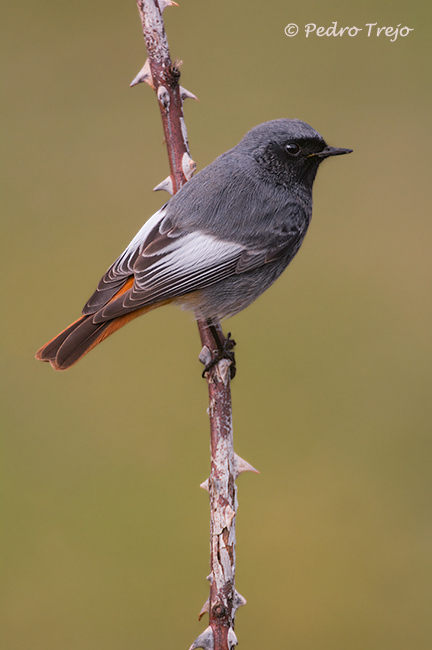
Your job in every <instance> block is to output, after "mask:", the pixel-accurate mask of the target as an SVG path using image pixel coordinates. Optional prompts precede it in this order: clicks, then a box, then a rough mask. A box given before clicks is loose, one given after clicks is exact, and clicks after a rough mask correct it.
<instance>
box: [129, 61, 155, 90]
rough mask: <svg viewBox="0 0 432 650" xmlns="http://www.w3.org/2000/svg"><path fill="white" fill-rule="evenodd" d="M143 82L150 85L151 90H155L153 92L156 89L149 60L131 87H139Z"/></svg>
mask: <svg viewBox="0 0 432 650" xmlns="http://www.w3.org/2000/svg"><path fill="white" fill-rule="evenodd" d="M143 81H145V82H146V84H148V85H149V86H150V87H151V88H153V90H154V89H155V87H154V83H153V77H152V74H151V71H150V63H149V60H148V59H147V61H146V62H145V63H144V65H143V67H142V68H141V70H140V71H139V72H138V74H137V76H136V77H135V79H134V80H133V81H132V83H131V84H130V87H131V88H132V86H137V85H138V84H140V83H142V82H143Z"/></svg>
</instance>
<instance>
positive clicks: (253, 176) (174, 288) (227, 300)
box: [38, 119, 349, 367]
mask: <svg viewBox="0 0 432 650" xmlns="http://www.w3.org/2000/svg"><path fill="white" fill-rule="evenodd" d="M342 153H349V150H348V149H334V148H332V147H328V146H327V145H326V143H325V141H324V140H323V138H322V137H321V136H320V134H319V133H317V131H315V130H314V129H312V128H311V127H310V126H309V125H307V124H305V123H304V122H301V121H300V120H287V119H281V120H274V121H272V122H266V123H264V124H261V125H259V126H257V127H255V128H254V129H252V130H251V131H249V133H247V134H246V135H245V136H244V138H243V139H242V140H241V141H240V142H239V144H238V145H237V146H236V147H234V148H233V149H231V150H230V151H227V152H226V153H224V154H222V155H221V156H219V157H218V158H217V159H216V160H215V161H214V162H213V163H212V164H211V165H209V166H208V167H206V168H205V169H203V170H202V171H201V172H199V173H198V174H196V176H194V177H193V178H192V179H191V180H190V181H189V182H188V183H187V184H186V185H185V186H183V187H182V189H181V190H180V191H179V192H178V193H177V194H176V195H175V196H174V197H173V198H172V199H171V200H170V201H169V202H168V203H167V204H166V205H165V206H163V208H161V210H159V211H158V212H157V213H156V214H155V215H153V217H152V218H151V219H149V221H148V222H147V223H146V224H144V226H143V228H142V229H141V230H140V231H139V233H138V234H137V235H136V237H135V238H134V239H133V240H132V242H131V243H130V244H129V246H128V247H127V248H126V250H125V251H124V253H123V254H122V255H121V256H120V257H119V258H118V260H117V261H116V262H115V263H114V264H113V265H112V266H111V267H110V268H109V269H108V271H107V273H106V274H105V275H104V276H103V278H102V279H101V281H100V283H99V285H98V288H97V290H96V291H95V293H94V294H93V296H92V297H91V298H90V300H89V301H88V302H87V304H86V305H85V307H84V309H83V314H84V316H85V317H86V318H85V320H84V323H85V324H86V325H85V326H84V323H83V322H81V321H79V322H78V324H77V326H76V328H75V329H73V330H72V332H71V333H68V335H67V336H66V338H65V333H62V334H60V335H59V337H58V343H59V357H61V358H62V367H68V365H67V363H68V358H69V356H70V359H71V360H73V361H72V362H73V363H74V362H75V361H76V360H77V358H76V357H77V356H78V358H79V357H80V356H82V354H85V352H86V351H87V350H86V340H87V339H85V340H84V341H82V340H81V339H82V337H80V330H82V335H83V336H84V335H85V336H86V337H87V338H88V340H89V341H90V342H91V343H92V346H93V345H95V344H96V343H97V342H99V340H98V337H97V332H98V331H99V330H100V326H101V324H104V323H113V324H115V321H116V320H117V319H122V324H123V322H127V320H128V319H127V316H128V315H129V314H133V312H136V311H137V310H141V309H143V308H144V309H145V308H149V307H151V306H153V305H155V306H157V304H158V303H159V302H164V303H165V302H167V301H170V300H174V301H175V302H177V303H178V304H180V305H181V306H182V307H183V308H186V309H191V310H193V311H194V312H195V314H196V316H197V317H199V318H205V319H207V320H208V321H216V320H221V319H222V318H225V317H227V316H231V315H233V314H236V313H238V312H239V311H241V310H242V309H244V308H245V307H247V306H248V305H249V304H250V303H251V302H253V300H255V299H256V298H257V297H258V296H259V295H260V294H261V293H262V292H263V291H265V290H266V289H267V288H268V287H269V286H270V285H271V284H272V283H273V282H274V281H275V280H276V279H277V278H278V277H279V275H280V274H281V273H282V271H283V270H284V269H285V268H286V266H287V265H288V264H289V262H290V261H291V260H292V259H293V257H294V256H295V254H296V253H297V251H298V250H299V248H300V246H301V244H302V241H303V239H304V236H305V234H306V231H307V229H308V226H309V223H310V220H311V216H312V185H313V181H314V178H315V175H316V172H317V170H318V166H319V164H320V162H321V161H322V160H323V159H324V158H326V157H328V156H332V155H337V154H342ZM132 279H133V283H132V282H131V281H132ZM89 321H90V322H91V323H92V326H93V329H94V332H92V333H91V336H90V334H89V333H90V330H91V329H92V327H91V326H90V324H89ZM116 328H117V326H113V328H112V329H113V331H114V329H116ZM67 331H68V332H69V330H67ZM101 331H102V330H101ZM104 331H106V332H105V336H106V335H108V334H109V333H110V330H109V328H108V329H107V328H104ZM56 340H57V339H55V340H54V342H55V341H56ZM95 341H96V343H95ZM77 347H79V353H77V352H76V348H77ZM45 349H47V350H48V349H49V358H48V354H47V355H46V357H45V358H44V356H43V354H44V350H45ZM54 349H55V345H53V342H50V343H49V344H47V346H45V347H44V348H42V349H41V350H40V351H39V353H38V358H41V359H43V360H49V361H51V363H53V365H55V360H54V362H53V354H54V353H53V350H54ZM65 351H66V352H65ZM68 355H69V356H68ZM70 365H71V364H70Z"/></svg>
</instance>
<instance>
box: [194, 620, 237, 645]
mask: <svg viewBox="0 0 432 650" xmlns="http://www.w3.org/2000/svg"><path fill="white" fill-rule="evenodd" d="M228 635H229V633H228ZM234 636H235V635H234ZM228 638H229V636H228ZM195 648H204V650H213V648H214V638H213V630H212V629H211V627H210V625H209V626H208V627H207V628H206V629H205V630H204V632H203V633H202V634H200V635H199V637H198V638H197V639H195V641H194V642H193V643H192V645H191V647H190V648H189V650H195Z"/></svg>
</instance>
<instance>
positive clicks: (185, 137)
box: [180, 117, 189, 151]
mask: <svg viewBox="0 0 432 650" xmlns="http://www.w3.org/2000/svg"><path fill="white" fill-rule="evenodd" d="M180 128H181V132H182V138H183V142H184V146H185V147H186V151H189V141H188V137H187V130H186V123H185V121H184V117H181V118H180Z"/></svg>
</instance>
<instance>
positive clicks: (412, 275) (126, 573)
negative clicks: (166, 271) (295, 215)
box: [0, 0, 432, 650]
mask: <svg viewBox="0 0 432 650" xmlns="http://www.w3.org/2000/svg"><path fill="white" fill-rule="evenodd" d="M334 20H337V22H338V26H339V27H341V26H352V25H356V26H358V27H364V24H365V23H369V22H377V23H378V25H379V26H388V25H393V26H396V25H397V24H401V26H404V25H407V26H409V27H411V28H414V31H413V32H411V33H410V35H409V36H408V37H406V38H404V39H403V38H399V39H398V40H397V41H395V42H393V43H392V42H390V40H389V39H388V38H386V37H385V36H384V35H382V36H381V37H380V38H377V37H370V38H367V37H366V35H365V32H364V31H363V32H361V33H360V34H359V35H358V36H357V37H355V38H350V37H348V36H344V37H343V38H327V37H324V38H317V37H316V36H315V37H312V36H311V37H309V38H308V39H306V38H305V36H304V25H305V24H307V23H309V22H313V23H316V24H317V25H318V26H319V25H323V26H326V27H328V26H330V25H331V23H332V21H334ZM165 21H166V28H167V33H168V39H169V43H170V48H171V53H172V56H173V58H179V59H182V60H183V61H184V65H183V67H182V85H184V86H185V87H186V88H188V89H189V90H191V91H192V92H193V93H195V94H196V95H197V96H198V97H199V99H200V102H199V103H197V102H192V101H190V102H188V103H187V104H186V106H185V115H186V122H187V126H188V131H189V140H190V146H191V153H192V156H193V157H194V159H195V160H196V161H197V164H198V167H199V168H202V167H203V166H205V165H207V164H208V163H210V162H211V161H212V160H213V159H214V158H215V157H216V156H217V155H219V154H220V153H222V152H223V151H225V150H226V149H228V148H230V147H232V146H234V145H235V144H236V143H237V142H238V141H239V139H240V138H241V137H242V136H243V135H244V133H245V132H246V131H247V130H248V129H250V128H251V127H252V126H254V125H256V124H259V123H260V122H263V121H266V120H270V119H274V118H278V117H296V118H301V119H303V120H305V121H306V122H308V123H310V124H311V125H312V126H313V127H314V128H316V129H317V130H318V131H320V133H322V134H323V136H324V137H325V139H326V140H327V141H328V143H329V144H331V145H333V146H340V147H350V148H353V149H354V153H353V154H352V155H351V156H349V157H344V158H336V159H333V160H330V161H326V162H325V163H324V164H323V165H322V167H321V169H320V171H319V174H318V178H317V181H316V184H315V188H314V201H315V206H314V218H313V221H312V226H311V229H310V231H309V234H308V236H307V238H306V241H305V243H304V245H303V247H302V250H301V252H300V254H299V255H298V257H297V258H296V259H295V261H294V262H293V263H292V265H291V266H290V268H289V270H288V272H286V273H285V274H284V276H283V277H282V278H281V279H280V280H279V281H278V282H277V283H276V284H275V285H274V286H273V287H272V288H271V289H270V290H269V291H268V292H267V293H266V294H265V295H264V296H262V297H261V298H260V299H259V300H258V301H257V302H256V303H255V304H254V305H252V306H251V307H250V308H249V309H248V310H247V311H245V312H243V313H241V314H240V315H238V316H237V317H235V318H233V319H232V320H231V321H229V322H227V323H226V324H225V330H227V329H229V330H230V331H232V332H233V335H234V336H235V339H236V340H237V343H238V347H237V361H238V368H239V371H238V376H237V377H236V379H235V381H234V384H233V400H234V433H235V444H236V450H237V452H238V453H239V454H240V455H241V456H243V457H244V458H246V459H247V460H248V461H249V462H251V463H252V464H253V465H255V466H256V467H257V468H258V469H259V470H260V472H261V474H260V475H259V476H254V475H252V474H247V475H243V476H241V477H240V479H239V480H238V485H239V500H240V509H239V515H238V519H237V530H238V545H237V552H238V572H237V587H238V589H239V591H240V592H241V593H242V594H243V595H244V596H245V597H246V598H247V600H248V605H247V606H246V607H244V608H242V609H240V610H239V612H238V616H237V626H236V629H237V633H238V637H239V640H240V643H241V647H242V648H248V649H249V650H258V649H261V648H263V647H264V646H268V645H270V646H273V647H283V648H293V649H295V650H315V649H317V648H320V649H322V650H326V649H328V650H346V649H347V648H349V649H350V650H364V649H366V648H367V649H368V650H407V648H410V649H411V648H414V649H415V650H426V649H427V650H429V648H431V647H432V617H431V605H432V562H431V551H432V544H431V540H432V536H431V534H432V526H431V487H432V486H431V482H432V481H431V470H430V464H431V420H432V418H431V399H430V391H431V367H432V350H431V335H430V328H431V316H432V309H431V281H430V279H431V268H430V267H431V255H430V242H431V237H432V225H431V212H430V152H431V147H432V142H431V129H430V111H431V104H432V102H431V92H430V70H429V67H428V61H430V55H431V47H430V28H431V22H432V10H431V7H430V5H427V3H424V2H408V1H407V0H405V1H403V2H402V1H399V2H398V1H394V0H393V1H392V2H387V1H381V2H372V1H370V0H367V1H363V2H358V1H356V2H351V3H348V2H341V1H339V2H336V1H328V2H325V3H323V2H319V1H318V0H311V1H310V2H308V3H300V2H298V3H293V2H292V3H288V2H281V1H280V2H278V1H274V2H268V3H262V2H257V1H256V0H247V1H246V0H237V2H227V1H225V2H208V1H199V0H182V1H181V6H180V7H179V8H171V9H168V10H167V11H166V12H165ZM291 22H295V23H297V24H298V25H299V26H300V32H299V34H298V35H297V36H296V37H295V38H288V37H287V36H285V34H284V27H285V25H287V24H288V23H291ZM3 30H4V35H3V45H4V46H5V56H4V66H3V72H4V77H3V78H4V82H3V87H4V107H5V113H4V115H5V119H4V129H3V141H4V143H5V149H4V151H5V155H4V165H3V178H4V180H5V182H4V191H3V215H4V217H3V237H2V242H3V252H2V267H3V282H2V289H3V290H4V297H3V300H2V304H3V314H4V315H3V319H2V327H3V332H2V336H1V346H2V356H3V368H4V388H3V400H4V402H3V416H2V419H3V426H2V431H3V434H2V457H3V462H2V480H1V485H2V488H1V489H2V495H3V496H2V578H1V592H2V605H1V615H0V616H1V623H0V646H1V647H2V648H5V649H7V650H39V649H40V650H42V649H43V650H58V649H59V648H61V649H62V650H99V649H100V650H102V649H103V650H117V649H119V648H128V649H129V650H135V649H136V650H138V649H141V648H147V647H169V648H184V649H186V648H188V647H189V645H190V644H191V643H192V641H193V639H194V638H195V637H196V636H197V635H198V634H199V633H200V632H201V631H202V630H203V629H204V627H205V625H206V623H205V622H204V621H201V623H198V621H197V616H198V612H199V610H200V608H201V605H202V604H203V602H204V601H205V599H206V598H207V590H208V583H207V582H206V580H205V576H206V575H207V573H208V515H209V513H208V499H207V494H206V493H205V492H203V491H202V490H199V489H198V485H199V483H200V482H201V481H203V480H204V479H205V478H206V476H207V475H208V470H209V450H208V448H209V441H208V429H209V426H208V419H207V414H206V408H207V389H206V384H205V382H204V381H203V380H202V379H201V370H202V368H201V366H200V364H199V363H198V360H197V357H198V353H199V350H200V346H199V338H198V334H197V330H196V327H195V324H194V322H193V320H192V318H191V316H190V315H189V314H187V313H184V312H181V311H180V310H176V309H174V308H164V309H161V310H158V311H156V312H153V313H151V314H150V315H148V316H146V317H145V319H144V318H143V319H138V320H137V321H134V322H133V323H132V324H130V325H128V327H127V328H125V329H123V330H122V331H121V332H120V333H118V334H116V335H115V336H113V337H112V338H110V339H109V340H108V341H107V342H105V343H104V344H103V345H101V346H100V347H98V348H97V349H96V350H94V351H93V352H92V353H91V355H89V356H88V357H86V358H85V359H84V360H83V361H82V362H80V363H79V364H78V365H77V366H76V367H74V368H73V369H71V370H70V371H68V372H66V373H56V372H54V371H53V370H52V369H51V368H50V367H49V366H48V365H42V364H40V363H37V362H36V361H35V360H34V358H33V357H34V353H35V351H36V350H37V349H38V348H39V347H40V346H41V345H42V344H43V343H45V342H46V341H47V340H48V339H50V338H51V337H52V336H54V335H55V334H56V333H57V332H58V331H60V330H61V329H63V328H64V327H65V326H66V325H68V324H69V322H71V321H72V320H75V319H76V318H77V317H78V315H79V314H80V310H81V308H82V306H83V304H84V303H85V301H86V300H87V298H88V297H89V295H90V294H91V293H92V291H93V289H94V287H95V285H96V283H97V282H98V280H99V278H100V276H101V275H102V273H103V272H104V271H105V269H106V268H107V267H108V266H109V265H110V264H111V262H112V261H113V260H114V259H115V258H116V257H117V255H118V254H119V253H120V252H121V251H122V250H123V248H124V247H125V246H126V244H127V243H128V242H129V240H130V239H131V238H132V236H133V235H134V234H135V233H136V231H137V230H138V228H139V227H140V226H141V225H142V223H143V222H144V221H145V220H146V219H147V218H148V217H149V216H150V215H151V214H152V213H153V212H154V211H155V210H156V209H157V208H158V207H160V205H161V204H162V203H163V202H164V201H165V200H166V197H167V195H166V194H160V193H155V194H153V193H152V191H151V189H152V188H153V187H154V186H155V185H157V184H158V183H159V182H160V181H161V180H162V179H163V178H165V176H166V175H167V173H168V164H167V159H166V152H165V147H164V146H163V144H162V140H163V135H162V127H161V123H160V117H159V111H158V107H157V103H156V100H155V97H154V94H153V93H152V92H151V91H150V89H149V88H148V87H147V86H146V85H144V84H143V85H140V86H138V87H136V88H133V89H129V83H130V81H131V80H132V79H133V78H134V76H135V75H136V74H137V72H138V71H139V69H140V68H141V66H142V65H143V63H144V60H145V58H146V55H145V47H144V42H143V38H142V32H141V25H140V21H139V18H138V13H137V9H136V5H135V2H134V1H133V0H130V1H129V2H124V1H123V2H120V1H117V2H115V1H114V0H105V1H102V0H94V1H93V2H88V1H84V0H77V1H75V2H73V3H61V2H54V1H51V2H48V1H47V2H43V1H37V2H36V3H33V4H31V5H28V4H24V3H8V6H6V7H4V8H3Z"/></svg>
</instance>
